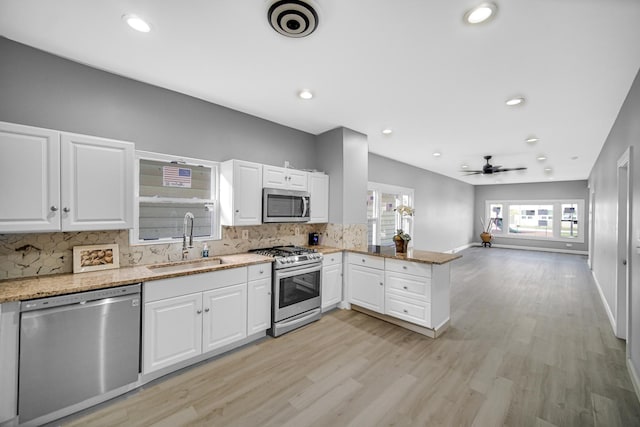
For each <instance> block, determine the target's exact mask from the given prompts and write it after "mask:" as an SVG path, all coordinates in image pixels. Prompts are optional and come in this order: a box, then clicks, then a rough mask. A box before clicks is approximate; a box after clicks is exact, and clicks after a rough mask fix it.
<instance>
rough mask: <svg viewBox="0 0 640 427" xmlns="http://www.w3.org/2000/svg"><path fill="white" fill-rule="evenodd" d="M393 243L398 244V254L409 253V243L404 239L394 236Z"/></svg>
mask: <svg viewBox="0 0 640 427" xmlns="http://www.w3.org/2000/svg"><path fill="white" fill-rule="evenodd" d="M393 243H395V244H396V252H397V253H405V252H406V251H407V241H406V240H404V239H403V238H402V237H400V236H398V235H395V236H393Z"/></svg>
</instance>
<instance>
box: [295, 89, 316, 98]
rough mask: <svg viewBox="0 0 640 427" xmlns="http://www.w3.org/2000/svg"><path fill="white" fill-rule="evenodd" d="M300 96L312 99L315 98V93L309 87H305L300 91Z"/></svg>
mask: <svg viewBox="0 0 640 427" xmlns="http://www.w3.org/2000/svg"><path fill="white" fill-rule="evenodd" d="M298 96H299V97H300V99H311V98H313V93H312V92H311V91H310V90H308V89H304V90H301V91H300V93H298Z"/></svg>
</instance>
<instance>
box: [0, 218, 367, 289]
mask: <svg viewBox="0 0 640 427" xmlns="http://www.w3.org/2000/svg"><path fill="white" fill-rule="evenodd" d="M244 230H248V234H249V238H248V239H242V231H244ZM296 232H297V233H296ZM311 232H317V233H319V234H320V244H321V245H326V246H332V247H337V248H343V249H363V248H364V249H366V246H367V226H366V224H349V225H343V224H263V225H257V226H250V227H222V239H221V240H210V241H206V243H207V245H208V246H209V256H210V257H212V256H216V255H228V254H234V253H241V252H247V251H248V250H250V249H257V248H265V247H271V246H277V245H306V244H307V242H308V233H311ZM104 243H117V244H118V246H119V250H120V266H121V267H127V266H134V265H145V264H155V263H161V262H170V261H179V260H180V259H182V243H163V244H150V245H133V246H130V245H129V231H128V230H114V231H81V232H66V233H34V234H0V280H1V279H13V278H18V277H29V276H39V275H46V274H57V273H71V272H72V271H73V256H72V255H73V247H74V246H84V245H97V244H104ZM204 243H205V241H194V248H192V249H190V253H189V259H195V258H199V257H200V254H201V253H202V246H203V245H204Z"/></svg>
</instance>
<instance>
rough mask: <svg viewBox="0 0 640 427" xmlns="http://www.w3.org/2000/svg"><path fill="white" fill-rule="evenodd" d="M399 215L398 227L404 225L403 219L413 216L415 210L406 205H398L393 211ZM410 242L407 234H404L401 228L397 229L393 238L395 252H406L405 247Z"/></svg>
mask: <svg viewBox="0 0 640 427" xmlns="http://www.w3.org/2000/svg"><path fill="white" fill-rule="evenodd" d="M394 211H396V212H397V213H398V214H399V215H400V227H402V226H403V224H404V219H405V217H408V216H413V213H414V212H415V209H413V208H412V207H410V206H407V205H400V206H398V207H397V208H395V209H394ZM410 240H411V236H410V235H409V233H405V232H404V231H403V230H402V228H399V229H398V230H397V232H396V235H395V236H393V243H395V245H396V252H399V253H405V252H406V251H407V245H408V244H409V241H410Z"/></svg>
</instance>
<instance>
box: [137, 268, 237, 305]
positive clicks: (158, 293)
mask: <svg viewBox="0 0 640 427" xmlns="http://www.w3.org/2000/svg"><path fill="white" fill-rule="evenodd" d="M246 282H247V267H239V268H230V269H228V270H219V271H210V272H208V273H198V274H190V275H187V276H180V277H172V278H169V279H160V280H152V281H150V282H145V284H144V288H143V289H144V291H143V299H144V302H150V301H158V300H161V299H165V298H172V297H177V296H181V295H187V294H192V293H194V292H204V291H209V290H212V289H218V288H222V287H225V286H230V285H237V284H239V283H246Z"/></svg>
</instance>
